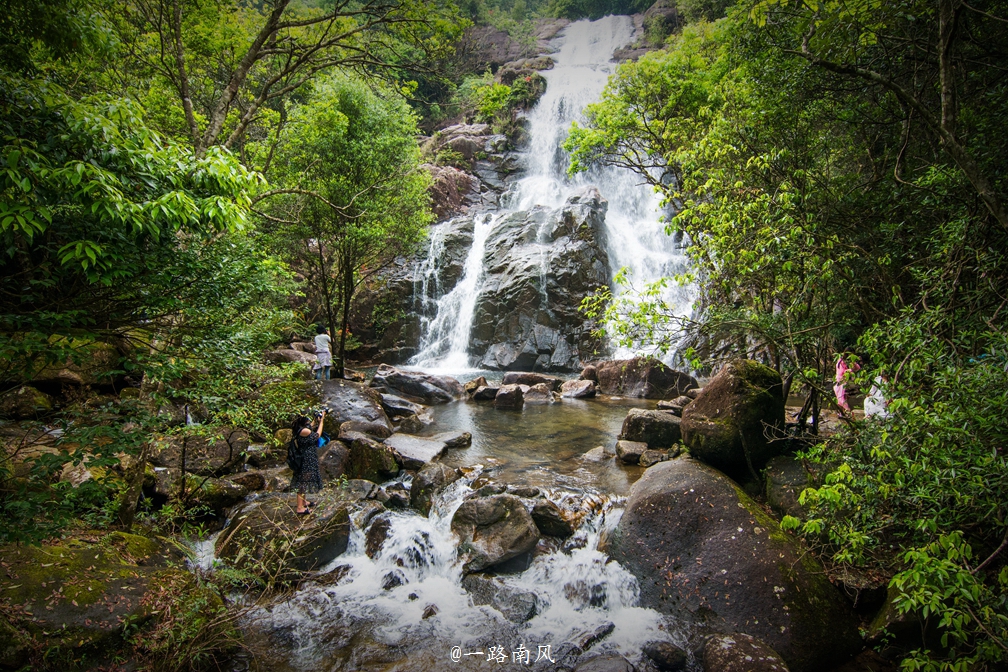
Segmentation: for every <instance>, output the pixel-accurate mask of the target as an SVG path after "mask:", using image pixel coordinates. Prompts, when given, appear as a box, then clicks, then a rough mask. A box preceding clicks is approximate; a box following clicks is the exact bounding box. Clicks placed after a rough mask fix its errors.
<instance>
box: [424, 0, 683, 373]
mask: <svg viewBox="0 0 1008 672" xmlns="http://www.w3.org/2000/svg"><path fill="white" fill-rule="evenodd" d="M633 31H634V28H633V21H632V19H631V18H630V17H626V16H609V17H606V18H604V19H600V20H598V21H578V22H575V23H572V24H570V25H569V26H568V27H567V28H566V29H565V31H564V33H563V34H562V36H561V37H560V38H558V40H557V44H558V47H559V48H558V50H557V52H556V53H555V54H554V55H553V60H554V63H555V67H554V68H552V69H551V70H547V71H544V72H543V73H542V74H543V76H544V77H545V78H546V81H547V86H546V92H545V94H544V95H543V97H542V98H541V99H540V101H539V103H538V104H537V105H536V107H535V108H534V109H533V110H532V111H531V112H530V113H529V115H528V122H529V125H528V133H529V143H528V145H527V148H526V150H525V152H524V153H523V155H522V157H521V163H522V166H523V169H524V172H523V177H522V178H521V179H520V180H518V181H517V182H515V183H514V184H513V185H512V186H511V188H510V190H509V191H508V192H507V193H506V194H505V195H504V196H503V197H502V199H501V200H502V204H501V209H500V211H499V212H497V213H494V214H492V215H491V216H489V217H487V218H485V219H482V220H481V222H478V223H477V229H478V231H479V234H478V235H474V237H473V244H472V247H471V248H470V250H469V254H468V257H467V259H466V262H465V272H464V273H463V275H462V277H461V279H460V280H459V282H458V284H457V285H456V286H455V287H454V288H453V289H451V290H450V291H449V292H448V293H447V294H445V295H444V296H441V297H440V299H438V300H437V309H436V315H435V316H434V317H433V318H432V319H431V320H429V321H428V322H427V323H426V324H425V332H424V336H423V339H422V341H421V343H420V350H419V353H418V354H417V356H416V357H414V359H413V360H412V361H411V364H413V365H415V366H418V367H422V368H424V369H442V370H449V371H460V370H464V369H467V368H469V367H470V362H471V360H470V352H469V336H470V330H471V327H472V319H473V314H474V308H475V305H476V302H477V299H478V297H479V293H480V281H481V279H482V277H483V263H484V256H485V254H486V250H485V249H484V244H485V242H486V238H487V236H488V235H489V233H490V232H491V231H492V230H493V228H494V226H496V225H497V224H498V223H500V222H502V221H503V220H504V219H506V217H507V215H508V214H510V213H514V212H518V211H527V210H530V209H532V208H534V207H536V206H545V207H547V208H558V207H560V206H562V205H563V204H564V202H565V201H566V200H567V199H568V198H569V197H570V196H572V195H573V194H575V193H578V192H579V191H581V190H583V189H584V188H585V187H586V186H589V185H594V186H596V187H597V188H598V189H599V191H600V192H601V194H602V196H603V197H604V198H605V199H607V200H608V202H609V208H608V212H607V214H606V217H605V227H606V234H607V241H606V246H607V252H608V254H609V259H610V266H611V268H612V270H613V272H614V273H615V272H616V271H618V270H620V269H621V268H626V269H628V272H629V273H628V276H629V279H630V280H631V282H632V283H633V285H634V287H636V288H637V289H642V288H643V286H644V285H645V284H647V283H650V282H653V281H655V280H658V279H659V278H663V277H670V276H673V275H675V274H678V273H682V272H684V271H685V270H687V268H688V262H687V259H686V257H685V255H684V254H683V249H682V247H681V245H679V244H677V243H676V242H675V241H674V239H673V238H672V237H670V236H669V235H668V234H666V232H665V222H663V221H662V217H661V213H660V204H661V199H660V197H659V196H658V195H657V194H655V192H654V190H653V189H652V188H651V187H650V186H648V185H646V184H643V183H642V181H641V178H640V177H639V176H638V175H636V174H635V173H633V172H631V171H629V170H626V169H621V168H615V167H607V168H596V169H593V170H591V171H589V172H588V173H586V174H581V175H577V176H575V177H573V178H571V177H568V176H567V174H566V171H567V167H568V157H567V154H566V152H565V151H564V150H563V147H562V145H563V142H564V140H565V139H566V137H567V133H568V131H569V129H570V126H571V123H572V122H574V121H581V120H582V119H583V111H584V109H585V107H586V106H587V105H588V104H590V103H592V102H595V101H596V100H598V99H599V96H600V94H601V93H602V90H603V88H604V87H605V84H606V82H607V81H608V78H609V75H611V74H612V72H613V69H614V67H615V64H613V63H612V62H611V56H612V54H613V53H614V52H615V51H616V50H617V49H619V48H620V47H624V46H626V45H627V44H629V43H630V42H631V41H632V39H633ZM436 244H437V241H436V240H435V238H434V237H432V240H431V246H432V247H431V250H430V253H429V255H428V259H431V258H435V255H436V254H438V253H439V251H438V250H436V249H435V247H434V246H435V245H436ZM544 264H545V260H544ZM545 272H546V269H545V266H544V268H543V274H544V275H545ZM421 273H426V274H432V273H436V269H435V268H433V267H431V268H428V269H423V270H422V271H421ZM421 280H422V278H421ZM669 285H670V286H669V287H667V288H666V289H665V290H664V292H663V294H662V299H664V300H665V301H666V302H667V303H668V304H670V305H672V306H674V308H675V312H676V313H677V314H679V315H683V316H686V315H688V314H689V312H690V310H691V306H692V292H691V289H690V288H689V287H680V286H678V285H677V284H676V283H669ZM617 289H618V288H617ZM425 291H426V290H425ZM439 296H440V295H439ZM615 354H616V355H617V356H630V355H631V354H633V353H631V352H630V351H627V350H617V352H616V353H615Z"/></svg>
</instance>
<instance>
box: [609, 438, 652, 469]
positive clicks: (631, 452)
mask: <svg viewBox="0 0 1008 672" xmlns="http://www.w3.org/2000/svg"><path fill="white" fill-rule="evenodd" d="M647 449H648V448H647V444H646V443H644V442H643V441H627V440H625V439H619V440H618V441H616V458H617V459H619V461H620V462H622V463H623V464H637V463H638V462H640V458H641V455H643V454H644V453H645V452H647Z"/></svg>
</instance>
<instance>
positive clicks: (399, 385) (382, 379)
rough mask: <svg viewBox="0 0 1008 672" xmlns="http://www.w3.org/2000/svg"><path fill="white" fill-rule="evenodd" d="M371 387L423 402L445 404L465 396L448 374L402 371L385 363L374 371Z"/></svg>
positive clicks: (463, 389) (463, 391)
mask: <svg viewBox="0 0 1008 672" xmlns="http://www.w3.org/2000/svg"><path fill="white" fill-rule="evenodd" d="M371 387H374V388H377V389H379V390H383V391H389V392H392V393H393V394H398V395H401V396H404V397H407V398H411V399H416V400H418V401H419V402H420V403H424V404H446V403H448V402H451V401H455V400H457V399H462V398H464V397H465V388H463V387H462V385H461V383H459V382H458V381H457V380H455V379H454V378H452V377H450V376H433V375H430V374H427V373H420V372H419V371H404V370H401V369H397V368H395V367H392V366H389V365H387V364H382V365H380V366H379V367H378V370H377V371H375V375H374V378H373V379H372V380H371Z"/></svg>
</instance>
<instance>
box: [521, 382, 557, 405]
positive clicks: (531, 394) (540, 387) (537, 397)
mask: <svg viewBox="0 0 1008 672" xmlns="http://www.w3.org/2000/svg"><path fill="white" fill-rule="evenodd" d="M523 397H524V402H525V403H526V404H549V403H552V402H553V392H552V391H551V390H550V386H549V385H548V384H546V383H536V384H535V385H532V386H531V387H529V389H528V391H523Z"/></svg>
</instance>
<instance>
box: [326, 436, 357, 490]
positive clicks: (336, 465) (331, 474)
mask: <svg viewBox="0 0 1008 672" xmlns="http://www.w3.org/2000/svg"><path fill="white" fill-rule="evenodd" d="M349 466H350V448H349V447H347V445H346V444H345V443H343V442H342V441H330V442H329V443H328V444H326V445H325V446H324V447H323V448H322V449H321V450H320V455H319V473H320V474H321V475H322V480H323V481H327V482H328V481H335V480H336V479H338V478H339V477H340V476H345V475H346V473H347V468H348V467H349Z"/></svg>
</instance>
